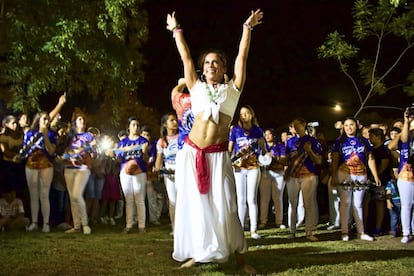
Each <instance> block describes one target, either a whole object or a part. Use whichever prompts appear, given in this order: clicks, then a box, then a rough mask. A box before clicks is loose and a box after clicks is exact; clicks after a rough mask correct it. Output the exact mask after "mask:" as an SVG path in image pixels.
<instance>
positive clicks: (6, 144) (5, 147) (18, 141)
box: [0, 115, 29, 210]
mask: <svg viewBox="0 0 414 276" xmlns="http://www.w3.org/2000/svg"><path fill="white" fill-rule="evenodd" d="M2 126H3V128H4V129H3V133H2V134H1V135H0V150H1V153H2V156H3V160H2V164H1V166H0V174H1V175H2V176H1V178H2V179H1V180H2V181H1V183H0V188H1V189H3V188H4V189H5V190H8V188H10V187H11V188H13V189H14V190H15V191H16V196H17V197H18V198H20V199H22V201H23V204H24V205H25V210H29V207H28V206H26V205H28V203H29V199H28V197H27V196H26V195H27V193H26V192H27V190H26V189H27V185H26V178H25V172H24V171H25V165H24V162H23V159H24V158H23V157H22V156H21V155H20V154H19V151H20V149H21V148H22V145H23V132H22V131H21V129H20V128H19V127H18V122H17V119H16V117H15V116H13V115H7V116H6V117H4V118H3V120H2ZM0 192H1V191H0Z"/></svg>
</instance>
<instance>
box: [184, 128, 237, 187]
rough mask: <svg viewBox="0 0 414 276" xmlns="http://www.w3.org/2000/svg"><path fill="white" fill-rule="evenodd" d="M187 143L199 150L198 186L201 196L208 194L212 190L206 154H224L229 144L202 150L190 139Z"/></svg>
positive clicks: (197, 162)
mask: <svg viewBox="0 0 414 276" xmlns="http://www.w3.org/2000/svg"><path fill="white" fill-rule="evenodd" d="M185 142H186V143H187V144H188V145H189V146H191V147H193V148H195V149H196V150H197V154H196V172H197V186H198V190H199V191H200V194H207V193H208V191H209V190H210V183H211V179H210V168H209V167H208V163H207V159H206V153H215V152H223V151H227V150H228V144H229V142H228V141H226V142H223V143H221V144H218V145H211V146H208V147H206V148H203V149H200V148H199V147H198V146H197V145H196V144H194V143H193V142H192V141H191V140H190V138H188V136H187V138H186V139H185Z"/></svg>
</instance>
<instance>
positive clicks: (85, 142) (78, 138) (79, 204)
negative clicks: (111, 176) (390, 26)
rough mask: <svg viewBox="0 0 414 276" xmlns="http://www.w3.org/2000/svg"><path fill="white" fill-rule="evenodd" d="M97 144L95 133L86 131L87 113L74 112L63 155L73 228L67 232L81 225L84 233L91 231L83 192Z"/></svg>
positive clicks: (78, 229)
mask: <svg viewBox="0 0 414 276" xmlns="http://www.w3.org/2000/svg"><path fill="white" fill-rule="evenodd" d="M95 146H96V141H95V139H94V137H93V135H92V134H91V133H89V132H87V131H86V117H85V115H84V114H83V113H82V112H80V111H75V112H73V114H72V125H71V129H70V130H69V132H68V134H67V147H66V152H65V153H64V155H63V158H64V159H65V160H66V165H65V171H64V176H65V181H66V187H67V189H68V193H69V198H70V206H71V210H72V217H73V228H72V229H69V230H67V231H65V233H78V232H80V231H81V226H82V230H83V233H84V234H86V235H88V234H90V233H91V228H90V227H89V223H88V214H87V211H86V204H85V200H84V198H83V192H84V191H85V187H86V184H87V183H88V179H89V176H90V174H91V167H92V165H91V158H92V155H93V154H94V151H95V149H94V148H95Z"/></svg>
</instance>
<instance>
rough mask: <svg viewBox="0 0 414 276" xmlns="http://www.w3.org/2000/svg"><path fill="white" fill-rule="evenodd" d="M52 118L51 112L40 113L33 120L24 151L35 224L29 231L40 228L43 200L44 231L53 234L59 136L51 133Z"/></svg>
mask: <svg viewBox="0 0 414 276" xmlns="http://www.w3.org/2000/svg"><path fill="white" fill-rule="evenodd" d="M49 126H50V118H49V114H48V113H47V112H40V113H37V114H36V115H35V117H34V118H33V123H32V125H31V127H30V128H29V129H28V130H27V131H26V133H25V135H24V140H23V149H26V150H25V152H22V155H24V157H25V158H27V161H26V180H27V186H28V187H29V193H30V209H31V213H32V223H31V224H30V225H29V227H28V228H27V230H28V231H34V230H36V229H37V228H38V224H37V218H38V216H39V201H40V204H41V210H42V216H43V228H42V232H44V233H48V232H50V226H49V216H50V201H49V191H50V185H51V184H52V179H53V156H54V153H55V150H56V143H57V134H56V132H54V131H50V130H49Z"/></svg>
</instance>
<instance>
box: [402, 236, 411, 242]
mask: <svg viewBox="0 0 414 276" xmlns="http://www.w3.org/2000/svg"><path fill="white" fill-rule="evenodd" d="M409 242H410V237H409V236H404V237H402V239H401V243H409Z"/></svg>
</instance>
